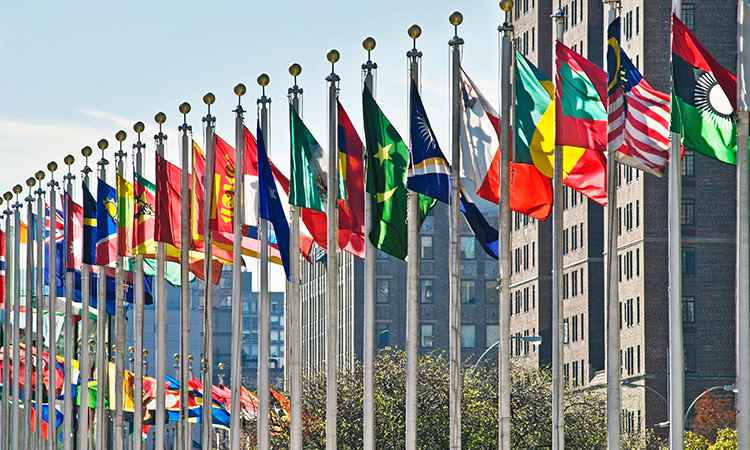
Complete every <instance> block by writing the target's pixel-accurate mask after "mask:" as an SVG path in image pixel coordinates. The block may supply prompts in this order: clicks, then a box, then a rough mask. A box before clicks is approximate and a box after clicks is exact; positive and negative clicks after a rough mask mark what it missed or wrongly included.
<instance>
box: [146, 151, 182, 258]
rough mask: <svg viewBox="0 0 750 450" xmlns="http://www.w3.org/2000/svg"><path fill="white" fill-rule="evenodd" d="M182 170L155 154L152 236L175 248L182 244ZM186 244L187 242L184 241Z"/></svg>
mask: <svg viewBox="0 0 750 450" xmlns="http://www.w3.org/2000/svg"><path fill="white" fill-rule="evenodd" d="M181 193H182V171H181V170H180V168H179V167H177V166H175V165H174V164H172V163H170V162H169V161H167V160H166V159H164V158H162V157H161V156H159V155H156V223H155V225H154V238H155V239H156V241H157V242H164V243H165V244H169V245H172V246H173V247H175V248H180V247H181V245H182V237H181V234H180V230H181V228H182V223H181V220H182V219H181V218H182V214H181V213H180V211H182V207H181V205H180V196H181ZM185 245H188V243H185Z"/></svg>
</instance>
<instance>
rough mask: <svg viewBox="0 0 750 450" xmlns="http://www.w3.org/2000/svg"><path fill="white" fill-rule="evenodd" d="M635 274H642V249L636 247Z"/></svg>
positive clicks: (638, 275)
mask: <svg viewBox="0 0 750 450" xmlns="http://www.w3.org/2000/svg"><path fill="white" fill-rule="evenodd" d="M635 276H637V277H640V276H641V249H639V248H637V249H635Z"/></svg>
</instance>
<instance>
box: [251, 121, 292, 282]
mask: <svg viewBox="0 0 750 450" xmlns="http://www.w3.org/2000/svg"><path fill="white" fill-rule="evenodd" d="M258 192H259V202H258V213H259V217H260V218H261V219H265V220H267V221H269V222H270V224H271V225H272V226H273V230H274V232H275V233H276V241H277V242H278V243H279V251H280V252H281V260H282V262H283V264H284V272H285V273H286V277H287V279H288V278H289V223H287V221H286V213H285V211H284V208H283V207H282V206H281V200H280V199H279V192H278V190H277V189H276V181H274V178H273V174H272V172H271V164H270V163H269V161H268V156H267V154H266V145H265V141H264V140H263V133H262V131H261V129H260V123H258Z"/></svg>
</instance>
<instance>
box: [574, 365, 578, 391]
mask: <svg viewBox="0 0 750 450" xmlns="http://www.w3.org/2000/svg"><path fill="white" fill-rule="evenodd" d="M573 387H578V361H573Z"/></svg>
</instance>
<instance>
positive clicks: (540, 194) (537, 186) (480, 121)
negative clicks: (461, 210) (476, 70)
mask: <svg viewBox="0 0 750 450" xmlns="http://www.w3.org/2000/svg"><path fill="white" fill-rule="evenodd" d="M550 102H551V100H549V97H548V103H550ZM461 107H462V108H461V110H462V113H461V159H462V167H461V175H462V176H463V177H464V178H466V179H468V180H471V181H472V182H473V183H474V190H475V192H476V193H477V195H478V196H479V197H481V198H483V199H485V200H487V201H490V202H492V203H495V204H498V203H499V201H500V200H499V196H500V181H499V168H500V151H501V149H500V129H499V126H500V115H499V114H498V113H497V111H495V108H493V107H492V105H491V104H490V102H489V101H487V99H486V98H485V97H484V96H483V95H482V92H481V91H480V90H479V88H478V87H477V86H476V85H475V84H474V82H473V81H472V80H471V78H469V76H468V75H467V74H466V73H465V72H464V71H463V70H461ZM510 176H511V178H510V209H511V210H512V211H516V212H519V213H521V214H526V215H528V216H531V217H533V218H535V219H537V220H546V219H547V217H549V215H550V213H551V212H552V200H553V196H552V182H551V181H550V179H549V178H548V177H546V176H545V174H543V173H542V172H540V171H539V169H538V167H537V166H534V165H530V164H517V163H515V162H513V159H511V162H510Z"/></svg>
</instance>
